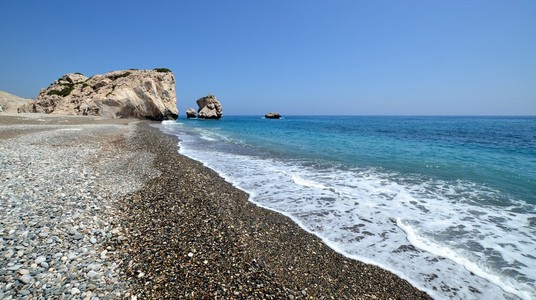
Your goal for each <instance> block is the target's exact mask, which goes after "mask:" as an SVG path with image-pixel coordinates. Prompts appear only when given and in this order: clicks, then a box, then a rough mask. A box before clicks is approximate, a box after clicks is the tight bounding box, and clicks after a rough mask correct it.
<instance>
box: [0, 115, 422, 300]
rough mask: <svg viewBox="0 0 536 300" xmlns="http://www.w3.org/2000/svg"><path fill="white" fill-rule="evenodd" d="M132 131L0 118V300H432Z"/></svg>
mask: <svg viewBox="0 0 536 300" xmlns="http://www.w3.org/2000/svg"><path fill="white" fill-rule="evenodd" d="M154 124H157V123H151V122H147V121H139V120H133V119H108V120H107V119H101V118H93V117H74V116H50V115H40V114H12V115H0V153H1V155H0V174H1V177H0V211H1V212H2V214H1V218H0V299H430V297H429V296H428V295H427V294H425V293H424V292H422V291H419V290H418V289H416V288H414V287H413V286H411V285H410V284H409V283H408V282H407V281H405V280H403V279H401V278H399V277H397V276H396V275H394V274H392V273H390V272H388V271H385V270H383V269H381V268H378V267H375V266H372V265H368V264H364V263H361V262H359V261H356V260H352V259H349V258H346V257H344V256H342V255H341V254H338V253H336V252H335V251H333V250H332V249H330V248H329V247H327V246H326V245H325V244H323V243H322V241H321V240H319V239H318V238H316V237H315V236H313V235H311V234H309V233H307V232H306V231H304V230H303V229H301V228H300V227H299V226H298V225H296V224H295V223H293V222H292V221H291V220H290V219H288V218H287V217H285V216H283V215H280V214H277V213H275V212H272V211H269V210H266V209H263V208H260V207H258V206H256V205H254V204H252V203H251V202H249V201H248V195H247V194H246V193H244V192H243V191H241V190H239V189H236V188H235V187H233V186H232V185H231V184H229V183H228V182H226V181H224V180H223V179H222V178H220V177H219V176H218V175H217V174H216V173H215V172H214V171H212V170H210V169H208V168H206V167H204V166H203V165H202V164H201V163H199V162H196V161H194V160H191V159H189V158H187V157H185V156H181V155H179V154H178V153H177V142H178V141H177V139H176V137H173V136H167V135H164V134H163V133H161V132H160V131H159V130H158V129H157V128H155V127H154V126H152V125H154Z"/></svg>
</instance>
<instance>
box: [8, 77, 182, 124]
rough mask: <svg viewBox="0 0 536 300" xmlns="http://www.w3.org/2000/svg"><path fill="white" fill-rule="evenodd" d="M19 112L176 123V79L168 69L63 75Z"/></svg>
mask: <svg viewBox="0 0 536 300" xmlns="http://www.w3.org/2000/svg"><path fill="white" fill-rule="evenodd" d="M18 111H19V112H38V113H48V114H66V115H91V116H102V117H105V118H139V119H151V120H169V119H177V116H178V110H177V96H176V94H175V78H174V76H173V73H172V72H171V71H170V70H168V69H154V70H125V71H114V72H110V73H106V74H104V75H95V76H92V77H90V78H87V77H86V76H84V75H82V74H80V73H74V74H73V73H71V74H66V75H64V76H63V77H61V78H60V79H58V80H56V81H55V82H53V83H52V84H51V85H50V86H49V87H48V88H46V89H42V90H41V91H40V92H39V95H38V96H37V98H36V100H35V101H34V102H31V103H28V104H27V105H24V106H22V107H20V108H19V109H18Z"/></svg>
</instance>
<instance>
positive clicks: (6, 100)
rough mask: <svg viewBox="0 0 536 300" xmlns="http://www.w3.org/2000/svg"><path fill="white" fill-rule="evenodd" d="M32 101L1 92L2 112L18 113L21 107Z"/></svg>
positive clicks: (0, 106) (0, 103) (0, 108)
mask: <svg viewBox="0 0 536 300" xmlns="http://www.w3.org/2000/svg"><path fill="white" fill-rule="evenodd" d="M30 101H32V99H26V98H21V97H19V96H15V95H13V94H10V93H8V92H4V91H0V112H8V113H16V112H17V109H18V108H19V106H21V105H24V104H26V103H28V102H30Z"/></svg>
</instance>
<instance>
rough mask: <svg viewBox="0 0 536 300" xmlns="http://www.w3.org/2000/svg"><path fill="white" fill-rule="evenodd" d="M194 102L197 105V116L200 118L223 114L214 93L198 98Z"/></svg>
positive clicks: (216, 117) (219, 116)
mask: <svg viewBox="0 0 536 300" xmlns="http://www.w3.org/2000/svg"><path fill="white" fill-rule="evenodd" d="M196 103H197V106H199V109H198V110H197V117H198V118H200V119H219V118H221V117H222V116H223V108H222V106H221V103H220V101H218V99H217V98H216V96H214V95H207V96H205V97H203V98H199V99H197V101H196Z"/></svg>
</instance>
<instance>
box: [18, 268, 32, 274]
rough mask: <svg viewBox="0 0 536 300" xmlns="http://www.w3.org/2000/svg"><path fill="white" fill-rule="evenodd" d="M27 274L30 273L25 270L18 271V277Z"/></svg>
mask: <svg viewBox="0 0 536 300" xmlns="http://www.w3.org/2000/svg"><path fill="white" fill-rule="evenodd" d="M28 273H30V271H28V270H26V269H20V270H19V274H20V275H26V274H28Z"/></svg>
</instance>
